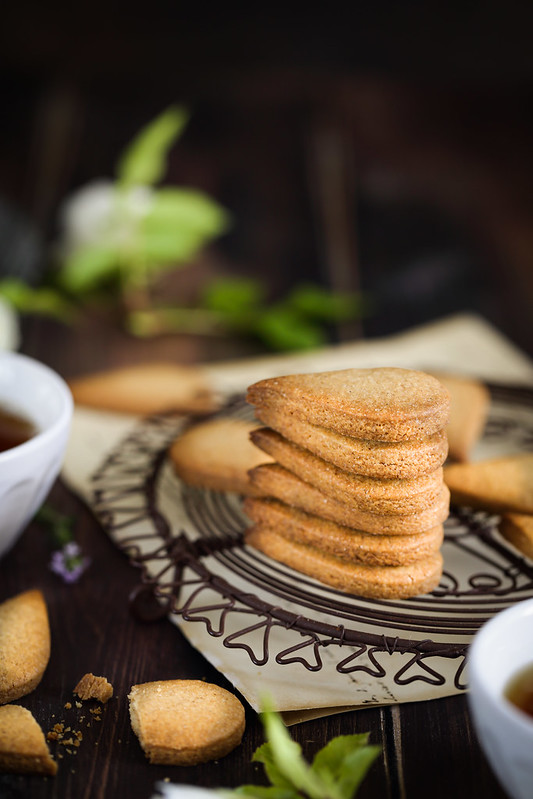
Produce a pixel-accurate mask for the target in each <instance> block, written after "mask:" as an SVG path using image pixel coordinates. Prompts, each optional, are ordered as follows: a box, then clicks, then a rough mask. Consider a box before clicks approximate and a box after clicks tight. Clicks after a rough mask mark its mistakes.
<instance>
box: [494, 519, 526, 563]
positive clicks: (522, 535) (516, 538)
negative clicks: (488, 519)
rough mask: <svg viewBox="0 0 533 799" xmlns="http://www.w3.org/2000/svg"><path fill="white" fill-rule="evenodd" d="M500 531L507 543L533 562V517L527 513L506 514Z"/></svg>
mask: <svg viewBox="0 0 533 799" xmlns="http://www.w3.org/2000/svg"><path fill="white" fill-rule="evenodd" d="M499 531H500V533H501V534H502V536H503V537H504V538H505V539H506V540H507V541H509V542H510V543H511V544H513V545H514V546H515V547H516V548H517V549H518V550H520V552H522V553H523V554H524V555H527V557H528V558H531V559H532V560H533V516H530V515H529V514H527V513H504V514H503V516H502V520H501V522H500V526H499Z"/></svg>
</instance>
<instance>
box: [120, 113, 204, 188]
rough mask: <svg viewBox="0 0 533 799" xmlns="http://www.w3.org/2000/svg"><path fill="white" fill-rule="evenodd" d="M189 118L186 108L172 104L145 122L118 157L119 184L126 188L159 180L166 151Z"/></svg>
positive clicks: (150, 183)
mask: <svg viewBox="0 0 533 799" xmlns="http://www.w3.org/2000/svg"><path fill="white" fill-rule="evenodd" d="M188 121H189V112H188V111H187V109H185V108H180V107H176V106H171V107H170V108H168V109H167V110H166V111H163V113H162V114H160V115H159V116H158V117H156V119H154V120H153V121H152V122H150V123H149V124H148V125H146V127H144V128H143V129H142V130H141V132H140V133H139V134H138V135H137V136H136V137H135V138H134V139H133V140H132V142H131V143H130V144H129V145H128V146H127V148H126V149H125V151H124V153H123V154H122V155H121V157H120V158H119V161H118V164H117V167H116V175H117V179H118V185H119V186H120V187H121V188H129V187H131V186H142V185H145V186H153V185H154V184H155V183H158V182H159V181H160V180H161V178H162V177H163V175H164V173H165V167H166V159H167V155H168V151H169V150H170V148H171V147H172V145H173V144H174V142H175V141H176V140H177V139H178V138H179V137H180V136H181V134H182V133H183V131H184V129H185V127H186V125H187V122H188Z"/></svg>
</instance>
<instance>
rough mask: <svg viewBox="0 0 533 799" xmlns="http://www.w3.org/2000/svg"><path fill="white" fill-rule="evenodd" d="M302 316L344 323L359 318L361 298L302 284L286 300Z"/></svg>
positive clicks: (362, 303) (357, 295) (361, 306)
mask: <svg viewBox="0 0 533 799" xmlns="http://www.w3.org/2000/svg"><path fill="white" fill-rule="evenodd" d="M286 302H287V304H288V305H289V306H290V307H291V308H293V309H294V310H296V311H298V312H299V313H301V314H302V315H305V316H309V317H311V318H314V319H321V320H323V321H325V322H344V321H348V320H350V319H356V318H358V317H360V316H361V314H362V312H363V308H364V302H363V298H362V296H361V295H360V294H356V293H341V292H333V291H328V290H327V289H324V288H322V287H321V286H315V285H313V284H307V283H305V284H302V285H300V286H296V287H295V288H294V289H293V291H292V292H291V294H290V295H289V297H288V298H287V300H286Z"/></svg>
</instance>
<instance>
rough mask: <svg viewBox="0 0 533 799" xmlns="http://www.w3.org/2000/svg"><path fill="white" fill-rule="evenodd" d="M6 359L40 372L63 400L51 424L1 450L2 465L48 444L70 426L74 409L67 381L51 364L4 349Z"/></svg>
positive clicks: (3, 356)
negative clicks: (26, 438)
mask: <svg viewBox="0 0 533 799" xmlns="http://www.w3.org/2000/svg"><path fill="white" fill-rule="evenodd" d="M5 359H8V360H11V361H12V362H14V363H19V362H20V363H24V364H25V365H26V366H29V367H30V368H32V369H34V370H35V371H36V372H38V373H39V374H40V376H41V378H42V377H44V378H45V379H46V380H47V381H48V383H49V385H52V386H53V387H54V388H55V389H56V391H57V393H58V396H59V398H60V400H61V407H60V412H59V414H58V417H57V419H56V420H55V422H53V423H52V424H51V425H49V426H48V427H46V428H45V429H44V430H40V431H38V432H37V433H36V434H35V435H33V436H32V437H31V438H29V439H28V440H27V441H24V442H22V444H17V445H16V446H15V447H10V449H6V450H5V451H4V452H0V466H1V465H4V464H5V463H8V462H9V461H11V460H15V459H16V458H19V457H21V456H22V455H25V454H31V452H32V451H33V450H37V449H40V448H41V447H43V446H46V445H47V444H48V443H49V442H50V441H52V440H53V439H54V438H56V436H57V435H59V434H60V433H62V432H63V430H64V429H65V428H66V427H68V425H69V423H70V420H71V418H72V414H73V410H74V401H73V398H72V394H71V391H70V389H69V387H68V385H67V383H66V382H65V380H64V379H63V378H62V377H61V376H60V375H59V374H58V373H57V372H56V371H54V369H52V368H51V367H50V366H47V365H46V364H44V363H42V361H38V360H37V359H36V358H32V357H31V356H29V355H25V354H24V353H21V352H12V351H8V350H4V351H2V352H0V363H1V361H2V360H5Z"/></svg>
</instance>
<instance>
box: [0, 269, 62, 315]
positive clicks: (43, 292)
mask: <svg viewBox="0 0 533 799" xmlns="http://www.w3.org/2000/svg"><path fill="white" fill-rule="evenodd" d="M0 297H3V298H4V299H5V300H6V301H7V302H8V303H9V304H10V305H12V306H13V308H15V309H16V310H17V311H19V312H20V313H35V314H42V315H44V316H51V317H53V318H55V319H60V320H61V321H63V322H69V321H71V320H72V318H73V316H74V308H73V306H72V304H71V303H70V302H68V300H66V299H65V298H64V297H63V296H62V295H61V293H60V292H59V291H56V290H55V289H52V288H46V287H39V288H33V287H31V286H28V284H27V283H25V282H24V281H23V280H18V279H17V278H6V279H5V280H2V281H0Z"/></svg>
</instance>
